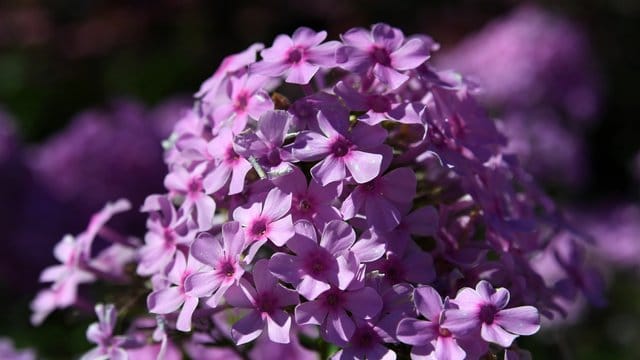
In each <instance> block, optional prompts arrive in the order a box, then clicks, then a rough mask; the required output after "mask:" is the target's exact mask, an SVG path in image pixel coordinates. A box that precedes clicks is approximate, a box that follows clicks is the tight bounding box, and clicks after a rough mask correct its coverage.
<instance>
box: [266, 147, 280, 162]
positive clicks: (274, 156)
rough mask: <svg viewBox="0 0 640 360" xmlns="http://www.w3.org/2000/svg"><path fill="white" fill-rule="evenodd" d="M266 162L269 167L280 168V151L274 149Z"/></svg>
mask: <svg viewBox="0 0 640 360" xmlns="http://www.w3.org/2000/svg"><path fill="white" fill-rule="evenodd" d="M266 162H267V164H268V165H269V166H278V165H280V164H281V163H282V159H281V158H280V151H279V150H278V149H277V148H274V149H272V150H271V151H269V153H268V154H267V156H266Z"/></svg>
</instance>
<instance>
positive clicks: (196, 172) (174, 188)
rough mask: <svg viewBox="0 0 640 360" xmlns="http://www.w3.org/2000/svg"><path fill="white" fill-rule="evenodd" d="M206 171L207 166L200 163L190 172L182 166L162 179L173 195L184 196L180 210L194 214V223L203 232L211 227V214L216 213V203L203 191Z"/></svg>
mask: <svg viewBox="0 0 640 360" xmlns="http://www.w3.org/2000/svg"><path fill="white" fill-rule="evenodd" d="M206 170H207V164H206V163H202V164H199V165H198V166H196V167H195V168H194V169H192V170H187V169H186V168H184V167H182V166H178V167H176V168H174V169H173V170H172V171H171V172H170V173H169V174H167V176H166V177H165V178H164V185H165V187H166V188H167V189H169V190H171V192H173V193H174V194H177V195H181V196H184V202H183V203H182V206H181V209H182V211H184V213H186V214H191V212H192V210H194V209H195V212H196V222H197V224H198V229H199V230H200V231H205V230H208V229H210V228H211V226H213V214H214V213H215V211H216V202H215V201H214V200H213V198H212V197H210V196H209V195H208V193H207V192H206V190H205V189H204V184H203V177H204V173H205V171H206Z"/></svg>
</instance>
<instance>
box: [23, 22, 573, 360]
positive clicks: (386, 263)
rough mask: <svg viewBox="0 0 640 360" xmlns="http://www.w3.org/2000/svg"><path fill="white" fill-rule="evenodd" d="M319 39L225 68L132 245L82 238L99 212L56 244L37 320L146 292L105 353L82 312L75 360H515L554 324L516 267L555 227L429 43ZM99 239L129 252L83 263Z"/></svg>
mask: <svg viewBox="0 0 640 360" xmlns="http://www.w3.org/2000/svg"><path fill="white" fill-rule="evenodd" d="M326 36H327V34H326V32H324V31H321V32H315V31H313V30H311V29H308V28H300V29H298V30H296V31H295V32H294V33H293V35H292V36H291V37H290V36H287V35H280V36H278V37H277V38H276V39H275V41H274V43H273V45H272V46H271V47H269V48H265V47H264V46H263V45H262V44H254V45H252V46H250V47H249V48H248V49H247V50H245V51H244V52H241V53H239V54H235V55H232V56H229V57H227V58H225V59H224V61H223V62H222V64H221V66H220V67H219V68H218V70H217V71H216V72H215V73H214V74H213V76H212V77H211V78H209V79H208V80H207V81H206V82H205V83H204V84H203V85H202V88H201V89H200V91H199V92H198V93H197V94H196V102H195V106H194V107H193V109H190V110H189V111H187V112H186V113H185V114H184V116H183V117H182V118H181V119H180V121H179V122H178V123H177V124H176V126H175V128H174V132H173V134H172V136H171V137H170V138H169V139H167V141H165V143H164V144H163V145H164V146H165V149H166V153H165V161H166V163H167V165H168V171H169V172H168V174H167V176H166V177H165V181H164V184H165V187H166V189H167V193H166V194H157V195H151V196H149V197H148V198H147V199H146V201H145V203H144V204H143V206H142V211H143V212H146V213H148V214H149V217H148V221H147V228H148V232H147V233H146V235H145V236H144V241H136V240H135V239H130V238H127V237H123V236H119V235H117V234H115V233H114V232H113V231H104V230H103V231H102V232H100V231H99V229H97V225H96V224H98V225H100V226H102V225H103V224H104V222H105V221H106V220H107V219H108V218H109V217H110V215H111V214H113V213H114V212H115V211H119V210H121V209H123V206H124V205H123V203H118V204H120V205H116V206H115V207H114V205H111V206H110V207H107V208H105V211H103V212H101V213H100V214H101V215H100V216H98V217H97V219H99V220H95V221H93V222H92V226H90V229H94V230H88V231H87V233H83V234H81V235H82V236H79V237H78V239H77V241H75V242H74V241H73V239H71V238H69V239H65V240H63V243H62V244H61V245H60V246H59V248H58V251H57V252H56V254H58V258H59V259H60V260H61V261H62V262H63V263H64V264H63V265H61V266H57V267H54V268H51V269H48V270H45V272H44V273H43V280H47V281H52V282H53V285H52V287H51V288H50V289H47V290H44V291H43V293H41V295H40V296H38V298H37V300H36V301H35V302H34V308H35V310H36V316H35V320H37V321H41V320H42V319H43V318H44V316H46V315H47V314H48V312H50V311H51V310H52V309H54V308H56V307H58V308H61V307H66V306H69V305H71V304H73V303H74V302H75V303H78V302H80V301H78V299H76V298H75V296H76V291H75V290H76V288H77V286H78V284H80V283H83V282H88V281H92V280H95V279H97V278H105V279H107V280H112V279H114V278H115V280H118V281H127V280H126V278H127V277H129V278H134V279H130V281H131V284H132V285H130V287H131V286H133V284H136V286H139V285H140V283H141V281H140V280H141V279H142V278H144V279H149V281H146V285H147V287H148V296H147V297H146V300H147V301H146V305H147V309H145V310H147V311H148V314H146V315H139V312H138V313H136V314H138V315H137V316H139V318H138V319H130V321H129V323H132V324H134V325H132V329H130V330H129V332H128V335H124V336H125V337H124V338H123V337H115V336H113V335H112V333H113V332H114V331H113V329H114V322H115V317H116V316H115V309H113V308H112V307H106V308H105V307H104V306H103V305H100V306H99V307H98V308H97V312H98V315H99V317H100V319H101V322H100V323H98V324H96V325H95V326H94V327H93V330H91V331H90V334H89V335H90V340H91V341H92V342H94V343H96V344H98V347H97V348H96V349H94V350H92V352H91V354H92V355H93V356H104V355H107V356H113V357H114V358H121V357H126V354H127V353H129V354H131V351H137V352H138V353H137V354H140V351H142V350H141V349H140V347H141V346H151V345H149V344H148V342H147V343H146V345H144V344H145V342H144V341H141V340H140V338H141V336H142V335H144V334H146V336H147V338H148V339H153V340H155V341H156V342H159V345H157V346H158V347H159V349H158V351H157V352H156V354H159V356H163V357H164V358H170V357H171V356H179V355H178V354H179V352H178V351H176V348H178V347H179V348H180V349H181V351H184V352H186V353H187V354H189V356H191V357H192V358H211V357H212V356H215V355H214V354H218V355H217V356H221V357H224V358H247V357H248V356H250V357H251V358H256V359H258V358H261V356H262V357H264V356H265V355H264V354H265V353H268V354H269V356H274V357H275V356H276V355H275V354H277V353H278V352H280V353H283V354H284V353H287V354H288V356H294V355H292V354H295V358H314V357H316V356H317V354H318V353H319V354H320V355H321V356H324V357H326V356H329V355H331V356H333V358H335V359H354V358H357V359H365V358H366V359H395V358H396V357H400V358H403V357H406V356H409V354H410V355H411V356H412V357H413V358H415V359H421V358H434V359H465V358H466V359H478V358H481V357H483V356H485V355H487V354H497V353H498V352H500V351H503V349H506V350H505V354H506V355H505V356H507V357H508V358H509V359H513V358H517V357H518V356H519V355H520V354H522V352H523V351H522V350H520V349H519V348H517V346H516V345H515V344H514V340H515V339H516V338H517V337H518V336H520V335H531V334H534V333H536V332H537V331H538V330H539V328H540V315H543V316H546V317H548V318H551V317H553V316H555V315H556V314H558V313H562V308H561V307H560V306H559V305H558V303H557V299H559V298H561V297H562V296H563V293H562V291H561V290H562V289H559V288H558V287H555V286H554V284H549V283H546V282H545V280H544V279H543V277H541V276H540V275H539V273H538V272H536V271H535V270H534V268H533V267H532V262H534V261H535V256H536V255H537V254H539V253H540V252H542V251H543V250H544V249H545V248H546V246H547V245H548V243H549V240H550V239H551V238H552V237H553V236H555V235H557V234H558V233H560V232H563V233H567V232H570V230H569V228H568V227H567V226H566V224H565V222H564V221H563V219H562V217H561V216H560V215H559V214H558V211H557V210H556V209H555V207H554V205H553V204H552V202H550V201H549V199H547V198H546V197H545V196H544V194H542V193H541V192H540V191H539V189H538V188H537V187H536V186H535V184H534V183H533V181H532V180H531V178H530V177H529V176H528V175H527V174H526V173H525V172H523V170H522V169H521V167H520V166H519V165H518V162H517V159H516V158H515V157H514V156H512V155H508V154H505V153H503V152H502V149H503V147H504V145H505V142H506V140H505V138H504V137H503V136H502V135H501V134H500V133H499V132H498V130H497V129H496V126H495V124H494V122H493V121H492V120H491V119H490V118H488V117H487V116H486V115H485V113H484V112H483V111H482V109H481V108H480V107H479V106H478V105H477V104H476V103H475V101H474V99H473V97H472V94H471V93H472V92H473V87H472V86H470V85H469V84H468V83H467V82H466V81H465V80H464V79H463V78H462V77H460V76H459V75H458V74H456V73H454V72H450V71H445V72H442V71H437V70H436V69H434V68H433V67H432V66H431V65H430V64H429V61H428V60H429V58H430V54H431V52H432V51H435V50H437V48H438V45H437V44H436V43H435V42H434V41H433V40H432V39H431V38H429V37H427V36H423V35H416V36H410V37H405V36H404V35H403V33H402V32H401V31H400V30H398V29H396V28H393V27H390V26H388V25H386V24H375V25H373V26H372V27H371V29H370V30H367V29H362V28H356V29H352V30H349V31H347V32H346V33H344V34H342V36H341V41H325V39H326ZM258 53H259V55H260V56H259V58H258V56H257V55H258ZM98 233H100V234H101V235H103V236H104V237H105V238H107V240H113V241H114V242H115V244H114V245H113V247H116V250H118V252H120V253H126V254H129V253H130V252H131V251H133V252H134V255H133V256H129V255H127V256H125V257H123V258H122V259H125V260H126V261H123V260H121V261H113V260H112V261H110V262H109V264H110V265H111V266H112V267H111V268H106V267H104V266H103V267H98V266H95V265H93V264H94V263H95V261H96V260H95V259H93V258H91V251H90V241H91V240H86V239H87V238H89V239H91V238H93V237H94V236H95V234H98ZM111 249H112V248H107V249H105V250H103V251H102V253H100V255H99V256H102V254H104V253H108V254H109V251H111V252H116V251H115V250H111ZM122 249H127V251H124V250H122ZM103 257H107V256H103ZM109 259H112V258H111V257H109ZM558 261H559V260H558ZM127 262H134V263H135V266H136V271H135V272H136V275H135V276H134V275H133V274H131V273H127V272H126V266H125V264H126V263H127ZM580 270H581V269H580V264H576V266H574V267H572V268H571V269H570V271H569V270H567V272H568V274H567V275H566V276H565V277H564V278H561V279H559V280H557V281H558V282H559V283H560V282H563V283H566V282H570V281H573V280H575V281H579V276H578V277H576V276H575V275H576V274H579V273H580ZM569 273H570V274H569ZM570 275H571V276H570ZM123 278H124V279H123ZM138 290H139V289H136V292H137V291H138ZM58 293H61V294H62V295H61V296H62V297H61V298H60V297H56V296H58V295H56V294H58ZM55 301H57V302H55ZM84 302H86V300H84ZM105 309H106V310H105ZM127 313H128V314H131V313H135V312H132V311H128V312H127ZM149 320H151V323H152V325H150V324H149V322H150V321H149ZM154 320H155V321H154ZM102 323H104V324H102ZM153 324H155V326H154V325H153ZM145 326H146V327H145ZM96 329H102V330H101V331H97V330H96ZM152 330H153V331H152ZM98 333H99V334H98ZM184 333H187V335H185V334H184ZM141 334H142V335H141ZM127 336H129V337H130V339H128V340H127ZM134 340H135V341H134ZM149 353H152V352H149ZM116 354H117V355H116ZM171 354H173V355H171ZM261 354H262V355H261ZM139 356H141V355H139Z"/></svg>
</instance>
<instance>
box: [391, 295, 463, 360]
mask: <svg viewBox="0 0 640 360" xmlns="http://www.w3.org/2000/svg"><path fill="white" fill-rule="evenodd" d="M413 298H414V302H415V305H416V309H417V310H418V312H419V313H420V315H422V316H424V317H425V319H426V320H419V319H413V318H405V319H403V320H401V321H400V323H399V324H398V329H397V337H398V339H399V340H400V341H402V342H403V343H405V344H409V345H413V348H412V349H411V358H412V359H420V358H423V357H420V355H425V356H426V355H428V356H430V357H429V358H433V359H442V360H462V359H465V357H466V356H467V353H466V351H465V350H464V349H463V348H462V347H461V346H460V344H459V343H458V340H459V338H460V336H461V335H464V334H463V333H460V332H452V331H450V330H449V329H448V328H446V327H445V326H444V325H443V324H442V321H443V316H444V314H445V311H447V310H446V309H449V308H450V307H451V306H450V305H449V303H448V300H446V299H445V302H443V301H442V298H441V297H440V294H438V292H437V291H435V290H434V289H433V288H432V287H430V286H421V287H418V288H416V289H415V290H414V293H413ZM424 358H427V357H424Z"/></svg>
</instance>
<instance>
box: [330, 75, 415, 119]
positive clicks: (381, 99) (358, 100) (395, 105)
mask: <svg viewBox="0 0 640 360" xmlns="http://www.w3.org/2000/svg"><path fill="white" fill-rule="evenodd" d="M352 85H353V84H350V83H346V82H344V81H341V82H339V83H338V84H337V85H336V86H335V88H334V91H335V93H336V95H338V96H340V97H341V98H342V99H343V100H344V102H345V103H346V104H347V106H348V107H349V108H350V109H351V110H352V111H366V114H363V115H360V116H359V117H358V119H359V120H360V121H362V122H364V123H366V124H369V125H376V124H379V123H380V122H382V121H385V120H388V121H396V122H399V123H402V124H422V123H423V122H422V112H423V110H424V105H423V104H422V103H420V102H405V101H400V100H399V99H398V97H397V96H396V95H395V94H393V93H390V94H378V93H361V92H359V91H358V90H357V89H356V88H354V87H353V86H352Z"/></svg>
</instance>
